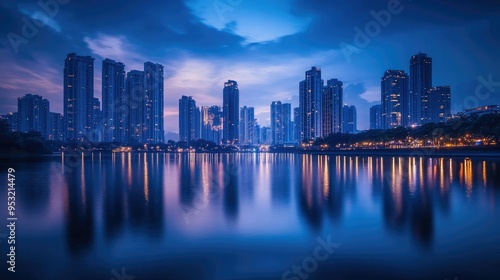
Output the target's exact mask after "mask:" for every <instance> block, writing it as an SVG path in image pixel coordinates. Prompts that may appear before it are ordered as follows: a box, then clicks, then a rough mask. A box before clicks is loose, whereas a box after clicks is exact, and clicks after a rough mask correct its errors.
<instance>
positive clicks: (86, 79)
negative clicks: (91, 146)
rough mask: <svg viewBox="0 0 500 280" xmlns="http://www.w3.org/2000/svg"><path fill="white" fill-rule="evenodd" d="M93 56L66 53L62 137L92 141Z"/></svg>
mask: <svg viewBox="0 0 500 280" xmlns="http://www.w3.org/2000/svg"><path fill="white" fill-rule="evenodd" d="M93 98H94V58H92V57H90V56H79V55H76V54H75V53H70V54H68V55H67V57H66V60H65V61H64V138H65V139H67V140H77V141H82V140H84V139H87V140H90V141H94V136H93V134H94V133H93V132H94V128H93Z"/></svg>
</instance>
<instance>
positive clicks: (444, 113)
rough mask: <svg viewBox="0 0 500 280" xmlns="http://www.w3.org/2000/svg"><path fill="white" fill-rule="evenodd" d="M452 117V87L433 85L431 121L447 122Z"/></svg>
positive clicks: (430, 109) (430, 97)
mask: <svg viewBox="0 0 500 280" xmlns="http://www.w3.org/2000/svg"><path fill="white" fill-rule="evenodd" d="M450 117H451V88H450V87H449V86H438V87H433V88H431V89H430V90H429V122H433V123H440V122H442V123H446V121H447V120H448V118H450Z"/></svg>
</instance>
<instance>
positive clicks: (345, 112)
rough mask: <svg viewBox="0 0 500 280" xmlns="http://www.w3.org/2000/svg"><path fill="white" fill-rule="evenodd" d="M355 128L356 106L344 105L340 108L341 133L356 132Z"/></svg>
mask: <svg viewBox="0 0 500 280" xmlns="http://www.w3.org/2000/svg"><path fill="white" fill-rule="evenodd" d="M357 130H358V128H357V113H356V107H354V106H352V105H351V106H347V105H345V106H344V107H343V108H342V133H356V132H357Z"/></svg>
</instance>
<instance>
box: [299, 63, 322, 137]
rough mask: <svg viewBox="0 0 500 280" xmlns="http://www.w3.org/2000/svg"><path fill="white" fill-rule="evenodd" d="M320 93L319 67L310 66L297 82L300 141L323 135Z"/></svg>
mask: <svg viewBox="0 0 500 280" xmlns="http://www.w3.org/2000/svg"><path fill="white" fill-rule="evenodd" d="M322 95H323V80H322V79H321V69H320V68H319V67H312V68H311V70H308V71H306V73H305V79H304V80H303V81H302V82H300V83H299V108H300V124H301V125H300V126H301V135H300V140H301V142H302V141H311V140H316V139H317V138H321V137H323V113H322V110H323V106H322Z"/></svg>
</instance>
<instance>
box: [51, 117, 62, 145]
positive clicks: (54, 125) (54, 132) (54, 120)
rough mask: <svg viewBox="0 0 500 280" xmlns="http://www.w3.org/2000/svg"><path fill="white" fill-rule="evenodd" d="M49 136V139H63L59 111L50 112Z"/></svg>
mask: <svg viewBox="0 0 500 280" xmlns="http://www.w3.org/2000/svg"><path fill="white" fill-rule="evenodd" d="M49 119H50V124H49V126H50V127H49V131H50V133H49V137H48V139H50V140H56V141H63V140H64V139H63V134H64V131H63V129H64V128H63V122H64V118H63V115H62V114H60V113H52V112H51V113H50V117H49Z"/></svg>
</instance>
